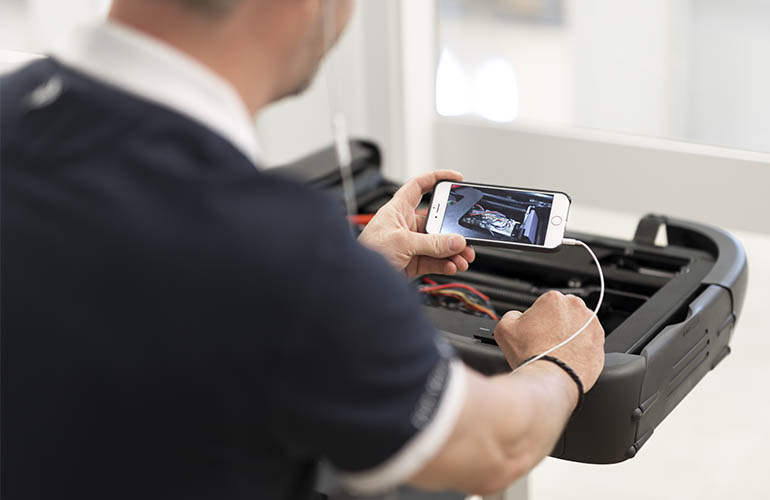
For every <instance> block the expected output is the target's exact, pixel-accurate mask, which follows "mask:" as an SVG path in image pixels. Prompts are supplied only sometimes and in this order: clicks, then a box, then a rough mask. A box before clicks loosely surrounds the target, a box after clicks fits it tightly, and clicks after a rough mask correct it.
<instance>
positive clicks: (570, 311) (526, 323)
mask: <svg viewBox="0 0 770 500" xmlns="http://www.w3.org/2000/svg"><path fill="white" fill-rule="evenodd" d="M591 314H592V312H591V311H590V310H589V309H588V308H587V307H586V305H585V303H584V302H583V301H582V300H581V299H580V298H579V297H576V296H574V295H563V294H561V293H559V292H556V291H552V292H548V293H546V294H545V295H543V296H542V297H540V298H539V299H537V301H536V302H535V303H534V305H532V307H531V308H529V309H528V310H527V311H526V312H525V313H524V314H522V313H520V312H518V311H511V312H509V313H507V314H506V315H505V316H503V318H502V320H500V323H498V325H497V328H496V329H495V339H496V340H497V343H498V345H499V346H500V349H502V351H503V353H505V357H506V358H507V359H508V363H509V364H510V365H511V367H512V368H516V367H517V366H518V365H519V364H521V363H522V362H523V361H525V360H526V359H527V358H529V357H531V356H535V355H538V354H540V353H541V352H544V351H546V350H548V349H550V348H551V347H553V346H555V345H557V344H559V343H560V342H562V341H563V340H565V339H566V338H567V337H569V336H570V335H572V334H573V333H575V332H576V331H578V329H579V328H580V327H582V326H583V325H584V324H585V322H586V321H588V318H590V317H591ZM552 356H554V357H557V358H559V359H561V360H562V361H564V362H565V363H567V364H568V365H570V366H571V367H572V368H573V369H574V370H575V371H576V372H577V374H578V375H579V376H580V380H581V381H582V382H583V386H584V388H585V391H586V392H588V391H589V390H590V389H591V388H592V387H593V386H594V384H595V383H596V380H597V379H598V378H599V374H600V373H601V371H602V369H603V368H604V329H603V328H602V326H601V324H599V320H598V319H594V320H593V321H592V322H591V324H590V325H589V326H588V328H586V330H585V331H584V332H583V333H581V334H580V335H579V336H578V337H577V338H575V339H574V340H573V341H572V342H570V343H569V344H567V345H565V346H564V347H562V348H561V349H558V350H556V351H554V352H553V353H552Z"/></svg>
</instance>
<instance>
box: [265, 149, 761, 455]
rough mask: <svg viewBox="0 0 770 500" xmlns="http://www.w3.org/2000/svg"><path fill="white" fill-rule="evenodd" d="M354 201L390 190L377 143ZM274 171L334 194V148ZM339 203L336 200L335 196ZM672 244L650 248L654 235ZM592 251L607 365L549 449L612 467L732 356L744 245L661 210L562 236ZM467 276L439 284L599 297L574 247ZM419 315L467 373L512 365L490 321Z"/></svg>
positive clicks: (489, 251) (495, 263) (488, 262)
mask: <svg viewBox="0 0 770 500" xmlns="http://www.w3.org/2000/svg"><path fill="white" fill-rule="evenodd" d="M353 151H354V167H353V172H354V177H355V182H356V196H357V199H358V201H359V207H361V212H362V213H370V212H375V211H376V210H377V209H378V208H379V207H380V206H382V205H383V204H384V203H386V202H387V200H388V199H389V198H390V196H392V194H393V193H394V192H395V190H396V189H397V186H396V185H395V184H393V183H389V182H387V181H386V180H385V179H383V178H382V176H381V174H380V155H379V152H378V151H377V148H376V146H375V145H373V144H371V143H364V142H358V143H355V144H354V148H353ZM278 172H280V173H281V175H288V176H291V177H293V178H297V179H302V180H305V181H307V182H311V183H313V184H315V185H316V186H318V187H319V188H322V189H325V190H326V191H328V192H330V193H332V194H334V195H337V196H339V198H340V199H341V198H342V197H341V196H340V193H341V187H340V180H339V174H338V173H337V169H336V165H335V158H334V153H333V150H332V149H329V150H325V151H323V152H321V153H318V154H316V155H314V156H313V157H311V158H310V159H308V160H306V161H304V162H302V163H300V164H299V166H296V165H295V166H289V167H284V168H281V169H279V170H278ZM341 203H342V202H341ZM661 228H663V229H664V230H665V233H666V236H667V240H668V244H667V245H666V246H656V245H655V239H656V236H657V235H658V232H659V230H660V229H661ZM567 237H571V238H576V239H580V240H583V241H585V242H586V243H588V244H589V245H590V246H591V247H592V248H593V249H594V251H595V252H596V253H597V256H598V257H599V259H600V261H601V263H602V267H603V269H604V273H605V279H606V283H607V291H606V298H605V302H604V305H603V306H602V309H601V311H600V312H599V319H600V320H601V322H602V324H603V326H604V328H605V332H606V334H607V338H606V343H605V353H606V359H605V366H604V370H603V372H602V374H601V376H600V378H599V380H598V382H597V384H596V386H595V387H594V389H593V390H592V391H591V392H590V393H589V394H587V395H586V399H585V403H584V406H583V409H582V411H580V413H578V414H577V415H575V416H574V418H573V419H572V420H571V421H570V422H569V424H568V425H567V427H566V429H565V431H564V434H563V436H562V437H561V439H560V440H559V442H558V444H557V446H556V447H555V449H554V450H553V452H552V453H551V455H552V456H554V457H558V458H563V459H567V460H573V461H577V462H584V463H595V464H609V463H617V462H622V461H624V460H627V459H629V458H633V457H634V456H635V455H636V454H637V452H638V451H639V449H640V448H641V447H642V446H643V445H644V444H645V442H647V440H648V439H649V438H650V436H651V435H652V434H653V431H654V430H655V428H656V427H657V426H658V425H659V424H660V423H661V422H662V421H663V420H664V419H665V418H666V417H667V416H668V415H669V413H671V411H672V410H673V409H674V408H675V407H676V406H677V405H678V404H679V403H680V402H681V401H682V400H683V399H684V398H685V397H686V396H687V394H688V393H689V392H690V391H691V390H692V389H693V388H694V387H695V386H696V385H697V384H698V383H699V382H700V381H701V380H702V379H703V377H704V376H705V375H706V373H708V372H709V371H710V370H712V369H714V368H715V367H716V366H717V365H718V364H719V363H720V362H721V361H722V360H723V359H724V358H725V357H726V356H727V355H728V354H729V353H730V346H729V344H730V339H731V337H732V334H733V330H734V328H735V324H736V321H737V319H738V316H739V315H740V312H741V308H742V306H743V300H744V297H745V293H746V285H747V280H748V264H747V259H746V254H745V252H744V250H743V247H742V246H741V244H740V243H739V242H738V241H737V240H736V239H735V238H734V237H732V236H731V235H730V234H728V233H727V232H725V231H723V230H721V229H718V228H714V227H710V226H706V225H703V224H697V223H692V222H687V221H683V220H678V219H673V218H667V217H665V216H658V215H648V216H646V217H644V218H643V219H642V220H641V221H640V222H639V225H638V228H637V231H636V235H635V237H634V239H633V240H631V241H625V240H618V239H612V238H605V237H598V236H594V235H590V234H580V233H572V232H568V233H567ZM476 250H477V260H476V262H475V263H474V265H473V268H472V270H471V271H470V272H468V273H464V274H463V275H461V276H458V277H454V278H451V279H449V278H446V277H441V276H433V277H432V278H433V279H435V280H436V281H439V282H450V281H451V282H457V281H459V282H464V283H467V284H470V285H473V286H474V287H477V288H478V289H479V290H481V291H482V292H484V293H486V294H487V295H489V296H490V297H491V298H492V303H493V305H494V307H495V309H497V310H498V312H500V313H502V312H505V311H506V310H511V309H518V310H524V309H526V308H527V307H529V306H530V305H531V304H532V302H534V300H535V299H536V298H537V297H538V296H539V295H540V294H542V293H544V292H545V291H548V290H551V289H557V290H560V291H563V292H565V293H572V294H575V295H578V296H580V297H582V298H583V299H584V300H585V301H586V303H587V304H588V305H589V306H592V304H594V303H595V302H596V300H597V298H598V292H599V290H598V275H597V272H596V269H595V265H594V263H593V261H592V260H591V258H590V256H588V254H587V253H586V252H585V250H584V249H582V248H580V247H563V248H562V249H560V250H559V251H558V252H556V253H554V254H543V253H533V252H517V251H510V250H501V249H497V248H477V249H476ZM425 312H426V314H427V315H428V316H429V317H430V318H431V320H432V321H433V323H434V324H435V325H436V327H437V328H438V329H439V330H440V331H441V332H442V333H443V334H444V335H445V336H446V337H447V338H448V339H449V340H450V342H451V343H452V344H453V345H454V347H455V348H456V349H457V351H458V353H459V354H460V356H461V357H462V358H463V360H464V361H465V362H466V363H467V364H468V365H470V366H472V367H473V368H475V369H477V370H479V371H481V372H483V373H486V374H496V373H503V372H507V371H510V367H509V366H508V363H507V362H506V360H505V357H504V356H503V354H502V352H501V351H500V349H499V348H498V347H497V345H496V344H495V341H494V338H493V336H492V332H493V331H494V328H495V324H496V323H495V321H493V320H491V319H489V318H486V317H483V316H482V315H471V314H466V313H463V312H460V311H457V310H450V309H441V308H437V307H428V306H426V307H425Z"/></svg>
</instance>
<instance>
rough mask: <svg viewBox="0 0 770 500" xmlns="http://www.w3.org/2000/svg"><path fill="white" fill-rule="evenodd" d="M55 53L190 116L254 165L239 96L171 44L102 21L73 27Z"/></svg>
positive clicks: (252, 130)
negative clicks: (236, 149)
mask: <svg viewBox="0 0 770 500" xmlns="http://www.w3.org/2000/svg"><path fill="white" fill-rule="evenodd" d="M53 56H54V57H55V58H56V59H58V60H59V61H61V62H62V63H64V64H65V65H67V66H70V67H72V68H73V69H76V70H78V71H81V72H83V73H85V74H87V75H89V76H91V77H93V78H96V79H99V80H102V81H104V82H106V83H109V84H111V85H114V86H116V87H118V88H120V89H122V90H125V91H127V92H130V93H132V94H134V95H136V96H139V97H141V98H144V99H146V100H149V101H153V102H155V103H157V104H160V105H163V106H165V107H167V108H171V109H172V110H174V111H177V112H178V113H181V114H183V115H185V116H187V117H189V118H192V119H193V120H195V121H197V122H199V123H200V124H202V125H204V126H205V127H207V128H209V129H210V130H212V131H213V132H215V133H217V134H219V135H221V136H222V137H224V138H225V139H227V140H228V141H229V142H231V143H232V144H233V145H234V146H235V147H236V148H238V149H239V150H240V151H241V152H243V154H244V155H246V157H247V158H249V159H250V160H251V161H252V162H253V163H254V164H255V165H256V164H257V163H258V161H259V157H260V150H259V144H258V142H257V137H256V127H255V122H254V119H253V117H252V116H251V115H250V114H249V111H248V109H247V107H246V104H245V103H244V102H243V100H242V99H241V97H240V96H239V95H238V93H237V92H236V91H235V89H234V88H233V87H232V85H230V83H229V82H227V81H226V80H225V79H223V78H221V77H220V76H218V75H217V74H215V73H214V72H213V71H211V70H210V69H208V68H206V67H205V66H204V65H203V64H201V63H199V62H198V61H196V60H194V59H193V58H192V57H190V56H187V55H186V54H184V53H182V52H181V51H179V50H177V49H175V48H173V47H171V46H170V45H168V44H165V43H163V42H161V41H160V40H158V39H155V38H152V37H150V36H149V35H145V34H143V33H141V32H139V31H136V30H133V29H131V28H129V27H127V26H123V25H119V24H116V23H112V22H104V23H100V24H96V25H91V26H84V27H81V28H79V29H77V30H76V31H75V32H73V33H72V35H71V36H70V37H69V38H68V39H67V40H66V41H65V42H64V43H63V44H61V45H60V46H58V47H57V48H56V49H55V50H54V51H53Z"/></svg>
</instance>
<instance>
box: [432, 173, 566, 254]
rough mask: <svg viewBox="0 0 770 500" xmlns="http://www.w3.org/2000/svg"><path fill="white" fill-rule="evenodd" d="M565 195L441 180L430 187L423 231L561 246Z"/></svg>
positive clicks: (514, 244)
mask: <svg viewBox="0 0 770 500" xmlns="http://www.w3.org/2000/svg"><path fill="white" fill-rule="evenodd" d="M571 204H572V200H571V198H570V197H569V196H568V195H567V194H566V193H561V192H556V191H540V190H532V189H521V188H508V187H502V186H488V185H483V184H472V183H468V182H451V181H442V182H439V183H438V184H437V185H436V188H435V189H434V190H433V198H432V200H431V203H430V211H429V212H428V220H427V222H426V224H425V232H426V233H428V234H461V235H463V236H465V238H466V239H467V240H469V241H470V242H471V243H473V244H482V245H491V246H498V247H510V248H514V249H519V250H525V249H528V250H543V251H552V250H555V249H556V248H557V247H558V246H559V245H561V243H562V240H563V239H564V230H565V228H566V226H567V218H568V217H569V209H570V205H571Z"/></svg>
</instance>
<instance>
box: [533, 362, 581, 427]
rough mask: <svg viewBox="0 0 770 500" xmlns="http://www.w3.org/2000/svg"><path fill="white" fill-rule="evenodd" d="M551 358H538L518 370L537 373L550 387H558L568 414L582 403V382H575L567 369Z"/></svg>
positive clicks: (576, 409) (573, 411)
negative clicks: (566, 405)
mask: <svg viewBox="0 0 770 500" xmlns="http://www.w3.org/2000/svg"><path fill="white" fill-rule="evenodd" d="M551 359H553V358H550V357H549V358H547V359H545V358H543V359H539V360H537V361H535V362H534V363H532V364H530V365H528V366H525V367H523V369H522V370H521V371H520V372H524V371H529V372H531V373H532V374H537V377H538V378H540V379H544V378H545V379H546V380H547V381H548V382H549V386H550V387H553V386H554V384H555V385H556V386H557V387H558V388H559V389H560V392H561V394H563V398H562V399H563V400H564V401H565V402H566V403H567V404H568V409H569V414H570V415H572V414H573V413H575V412H577V411H578V410H579V409H580V405H581V403H582V399H583V394H582V393H581V389H582V383H576V381H575V378H573V376H572V375H570V373H568V371H567V370H565V369H564V368H563V367H562V366H560V365H559V364H556V363H554V362H552V361H551ZM573 373H574V372H573ZM575 377H577V374H575ZM578 380H579V378H578Z"/></svg>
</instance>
